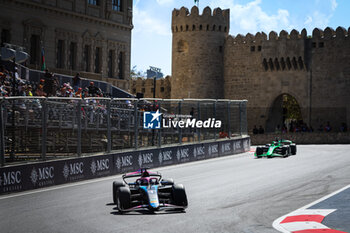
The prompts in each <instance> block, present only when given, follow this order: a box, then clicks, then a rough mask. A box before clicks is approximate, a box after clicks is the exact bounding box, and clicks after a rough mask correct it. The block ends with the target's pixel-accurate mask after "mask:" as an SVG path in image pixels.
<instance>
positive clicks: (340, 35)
mask: <svg viewBox="0 0 350 233" xmlns="http://www.w3.org/2000/svg"><path fill="white" fill-rule="evenodd" d="M349 32H350V28H349V29H348V30H346V29H345V28H343V27H337V29H336V30H335V31H334V29H333V28H330V27H327V28H326V29H325V30H324V31H323V30H321V29H319V28H315V29H314V30H313V31H312V39H313V40H332V39H336V40H343V39H345V38H347V37H348V36H349Z"/></svg>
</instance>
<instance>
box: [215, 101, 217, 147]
mask: <svg viewBox="0 0 350 233" xmlns="http://www.w3.org/2000/svg"><path fill="white" fill-rule="evenodd" d="M216 103H217V100H215V102H214V119H215V118H216ZM216 134H217V132H216V128H214V140H215V141H216V140H217V135H216Z"/></svg>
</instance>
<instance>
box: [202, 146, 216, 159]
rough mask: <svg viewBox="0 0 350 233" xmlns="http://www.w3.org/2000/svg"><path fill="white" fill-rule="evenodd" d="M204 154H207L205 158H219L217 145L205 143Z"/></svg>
mask: <svg viewBox="0 0 350 233" xmlns="http://www.w3.org/2000/svg"><path fill="white" fill-rule="evenodd" d="M204 145H205V146H204V148H205V152H206V154H207V158H216V157H218V156H219V143H218V142H214V143H207V144H204Z"/></svg>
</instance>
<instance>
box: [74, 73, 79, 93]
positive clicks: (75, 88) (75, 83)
mask: <svg viewBox="0 0 350 233" xmlns="http://www.w3.org/2000/svg"><path fill="white" fill-rule="evenodd" d="M79 86H80V74H79V73H77V74H76V75H75V76H74V78H73V89H74V91H78V88H79Z"/></svg>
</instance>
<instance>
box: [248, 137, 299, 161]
mask: <svg viewBox="0 0 350 233" xmlns="http://www.w3.org/2000/svg"><path fill="white" fill-rule="evenodd" d="M296 153H297V146H296V145H295V143H293V142H292V141H289V140H276V141H273V142H272V143H271V144H266V145H265V146H258V147H257V148H256V151H255V154H254V155H255V157H256V158H261V157H267V158H272V157H283V158H285V157H288V156H290V155H295V154H296Z"/></svg>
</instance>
